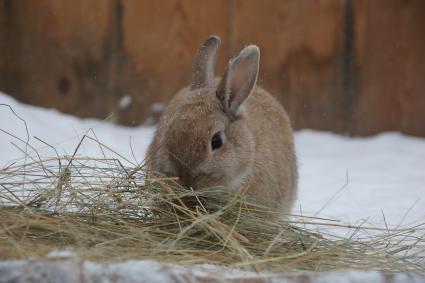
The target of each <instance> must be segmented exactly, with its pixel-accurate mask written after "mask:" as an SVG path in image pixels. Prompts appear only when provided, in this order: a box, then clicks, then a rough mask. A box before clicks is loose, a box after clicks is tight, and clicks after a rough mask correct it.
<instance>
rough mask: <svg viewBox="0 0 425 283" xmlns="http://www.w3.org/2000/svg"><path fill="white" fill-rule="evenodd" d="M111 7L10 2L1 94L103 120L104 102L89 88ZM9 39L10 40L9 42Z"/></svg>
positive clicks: (49, 0) (80, 1) (43, 0)
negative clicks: (7, 77) (7, 79)
mask: <svg viewBox="0 0 425 283" xmlns="http://www.w3.org/2000/svg"><path fill="white" fill-rule="evenodd" d="M108 12H109V2H107V1H101V0H95V1H84V0H77V1H66V0H40V1H31V0H21V1H9V3H8V11H7V12H6V11H5V15H3V16H4V17H7V18H8V21H7V24H8V26H7V27H5V28H6V29H8V34H9V37H11V38H13V41H10V42H9V43H7V46H6V47H4V48H5V49H6V50H8V52H9V54H12V55H11V56H10V57H9V58H7V60H8V66H9V68H10V70H8V73H9V74H10V78H11V79H12V81H13V83H7V82H5V83H4V85H2V86H1V87H2V90H4V91H7V92H9V93H10V94H12V95H14V96H15V97H17V98H18V99H20V100H22V101H24V102H26V103H31V104H35V105H40V106H46V107H55V108H58V109H59V110H61V111H64V112H70V113H73V114H77V115H83V116H93V115H95V116H96V115H97V116H99V114H100V113H102V114H103V115H105V114H106V113H107V112H108V111H105V110H104V108H105V106H104V105H105V103H104V100H102V99H99V96H98V94H99V91H96V89H95V88H93V87H91V85H93V81H96V79H97V76H98V73H99V72H100V69H101V68H102V67H101V65H102V64H103V62H104V61H105V58H104V56H105V54H104V52H103V51H104V49H105V46H104V38H105V34H106V29H107V28H108V24H109V23H108V17H109V15H108ZM12 35H13V36H12Z"/></svg>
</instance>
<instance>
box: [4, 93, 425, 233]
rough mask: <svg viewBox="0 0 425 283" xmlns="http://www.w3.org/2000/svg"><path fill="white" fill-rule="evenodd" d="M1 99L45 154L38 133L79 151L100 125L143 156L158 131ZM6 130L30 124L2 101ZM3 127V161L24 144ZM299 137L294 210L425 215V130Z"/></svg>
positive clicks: (374, 216) (392, 220)
mask: <svg viewBox="0 0 425 283" xmlns="http://www.w3.org/2000/svg"><path fill="white" fill-rule="evenodd" d="M0 104H7V105H9V106H11V107H12V109H13V110H14V111H15V112H16V114H17V115H19V116H20V117H21V118H22V119H24V120H25V121H26V123H27V126H28V132H29V135H30V143H31V144H32V145H33V146H35V147H37V149H38V151H39V152H40V153H41V154H42V155H45V156H53V155H54V154H55V153H54V152H53V150H52V149H51V148H50V147H48V146H46V145H45V144H43V143H41V142H39V141H38V140H37V139H35V138H34V137H37V138H39V139H42V140H43V141H44V142H46V143H48V144H49V145H52V146H54V147H55V148H56V149H57V150H58V151H59V154H72V153H73V151H74V149H75V148H76V146H77V144H78V143H79V141H80V140H81V137H82V136H83V134H84V133H86V132H87V130H88V129H93V131H94V132H95V134H96V136H97V137H98V139H99V140H100V141H102V142H103V143H105V144H107V145H108V146H110V147H111V148H112V149H114V150H115V151H117V152H119V153H120V154H122V155H123V156H125V157H126V158H128V159H130V160H134V158H136V160H135V161H137V162H140V161H142V160H143V157H144V154H145V151H146V148H147V146H148V144H149V142H150V140H151V138H152V136H153V133H154V129H153V128H145V127H137V128H128V127H123V126H116V125H113V124H111V123H108V122H105V121H100V120H95V119H79V118H75V117H73V116H70V115H65V114H62V113H59V112H57V111H55V110H51V109H44V108H39V107H33V106H29V105H25V104H22V103H19V102H17V101H16V100H14V99H13V98H11V97H9V96H6V95H5V94H2V93H0ZM0 130H2V131H6V132H8V133H11V134H13V135H15V136H18V137H19V138H21V139H22V140H26V139H27V137H26V130H25V124H24V123H23V122H22V121H21V120H20V119H19V118H17V117H16V116H15V115H14V114H13V113H12V111H10V109H9V108H8V107H6V106H1V105H0ZM2 131H0V148H1V149H2V150H1V155H0V166H4V165H6V164H8V163H9V162H10V161H11V160H13V159H17V158H21V157H22V153H21V152H20V151H19V150H17V149H16V148H15V147H14V146H12V145H11V143H10V142H11V141H13V142H15V143H17V144H19V142H17V140H16V138H14V137H11V136H9V135H8V134H6V133H5V132H2ZM295 141H296V149H297V155H298V164H299V171H300V181H299V193H298V201H297V203H296V205H295V210H296V211H295V212H297V213H298V212H302V213H303V214H309V215H320V216H325V217H331V218H335V219H339V220H342V221H345V222H350V223H356V222H359V221H362V220H363V219H368V222H369V223H373V224H377V225H383V224H384V217H383V215H385V221H386V223H387V224H389V225H393V226H396V225H398V224H400V223H401V222H402V223H403V224H409V223H410V224H411V223H413V222H420V221H425V139H424V138H416V137H409V136H405V135H402V134H400V133H395V132H392V133H383V134H380V135H378V136H374V137H369V138H348V137H343V136H339V135H335V134H331V133H327V132H315V131H311V130H303V131H298V132H297V133H296V135H295ZM22 145H23V143H21V146H22ZM131 149H132V150H131ZM80 150H81V152H82V153H84V154H86V155H88V156H93V155H100V154H101V152H100V150H99V147H98V146H97V145H96V144H95V143H93V142H92V143H90V142H89V141H87V142H85V143H83V145H82V147H81V149H80ZM131 151H133V153H132V152H131ZM133 155H134V156H133Z"/></svg>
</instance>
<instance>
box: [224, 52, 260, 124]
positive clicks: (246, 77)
mask: <svg viewBox="0 0 425 283" xmlns="http://www.w3.org/2000/svg"><path fill="white" fill-rule="evenodd" d="M259 63H260V49H259V48H258V47H257V46H255V45H249V46H247V47H245V48H244V49H243V50H242V51H241V52H240V53H239V55H238V56H236V57H235V58H233V59H232V60H230V62H229V65H228V67H227V69H226V72H225V73H224V76H223V78H222V79H221V81H220V83H219V85H218V87H217V92H216V95H217V98H218V99H219V100H220V101H221V104H222V105H223V108H224V111H225V112H226V114H228V115H229V116H230V117H236V116H237V115H238V112H239V109H240V107H241V105H242V104H243V103H244V102H245V100H246V99H247V98H248V96H249V95H250V94H251V92H252V90H253V89H254V87H255V84H256V82H257V76H258V67H259Z"/></svg>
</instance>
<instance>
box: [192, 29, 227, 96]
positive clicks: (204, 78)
mask: <svg viewBox="0 0 425 283" xmlns="http://www.w3.org/2000/svg"><path fill="white" fill-rule="evenodd" d="M219 46H220V38H219V37H218V36H215V35H213V36H211V37H210V38H208V39H207V40H206V41H205V42H204V44H202V46H201V48H200V49H199V51H198V53H197V54H196V57H195V62H194V63H193V66H192V83H191V86H190V89H192V90H193V89H199V88H212V87H214V66H215V57H216V55H217V49H218V47H219Z"/></svg>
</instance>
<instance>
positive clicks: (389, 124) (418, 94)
mask: <svg viewBox="0 0 425 283" xmlns="http://www.w3.org/2000/svg"><path fill="white" fill-rule="evenodd" d="M353 4H354V9H355V45H356V46H355V51H356V52H355V60H356V65H357V68H358V76H359V77H358V81H359V86H358V96H357V98H356V101H355V103H356V105H355V108H356V113H355V117H354V119H353V121H354V123H353V126H352V128H351V130H350V131H351V132H352V133H354V134H361V135H370V134H375V133H378V132H382V131H394V130H400V131H402V132H404V133H407V134H411V135H419V136H425V111H424V110H425V52H424V51H425V17H424V15H425V2H424V1H422V0H410V1H401V0H393V1H386V0H377V1H367V0H361V1H353Z"/></svg>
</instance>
